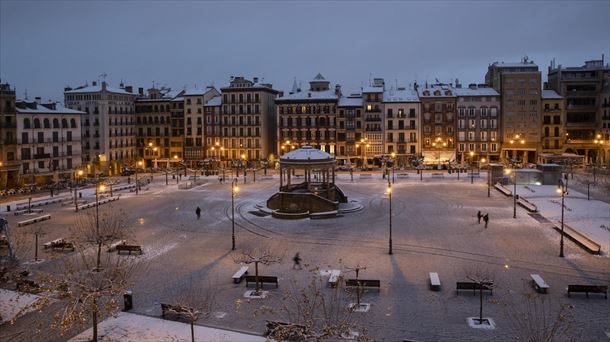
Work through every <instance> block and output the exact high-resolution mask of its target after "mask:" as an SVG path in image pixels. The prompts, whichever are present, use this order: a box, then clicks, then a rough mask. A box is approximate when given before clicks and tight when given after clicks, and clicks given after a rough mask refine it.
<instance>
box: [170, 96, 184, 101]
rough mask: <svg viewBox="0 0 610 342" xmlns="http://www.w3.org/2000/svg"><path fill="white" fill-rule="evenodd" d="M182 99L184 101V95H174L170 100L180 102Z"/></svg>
mask: <svg viewBox="0 0 610 342" xmlns="http://www.w3.org/2000/svg"><path fill="white" fill-rule="evenodd" d="M182 101H184V97H182V96H178V97H174V98H173V99H172V102H182Z"/></svg>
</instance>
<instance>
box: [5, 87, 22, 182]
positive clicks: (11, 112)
mask: <svg viewBox="0 0 610 342" xmlns="http://www.w3.org/2000/svg"><path fill="white" fill-rule="evenodd" d="M15 101H16V98H15V89H11V87H10V85H9V84H8V83H4V84H0V189H8V188H13V187H15V186H17V185H18V184H19V170H20V166H21V163H20V162H19V159H18V158H17V147H18V146H17V117H16V112H15Z"/></svg>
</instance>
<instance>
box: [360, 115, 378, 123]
mask: <svg viewBox="0 0 610 342" xmlns="http://www.w3.org/2000/svg"><path fill="white" fill-rule="evenodd" d="M364 121H373V122H377V121H381V117H380V116H367V117H365V118H364Z"/></svg>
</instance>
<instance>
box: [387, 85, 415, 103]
mask: <svg viewBox="0 0 610 342" xmlns="http://www.w3.org/2000/svg"><path fill="white" fill-rule="evenodd" d="M383 102H419V95H417V92H416V91H415V90H411V89H406V88H398V89H390V90H386V91H384V92H383Z"/></svg>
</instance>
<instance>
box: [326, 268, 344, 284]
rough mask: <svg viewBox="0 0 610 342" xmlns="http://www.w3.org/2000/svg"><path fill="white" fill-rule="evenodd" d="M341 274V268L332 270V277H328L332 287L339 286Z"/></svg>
mask: <svg viewBox="0 0 610 342" xmlns="http://www.w3.org/2000/svg"><path fill="white" fill-rule="evenodd" d="M340 276H341V271H340V270H330V277H328V283H329V284H330V286H331V287H335V286H337V281H339V277H340Z"/></svg>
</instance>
